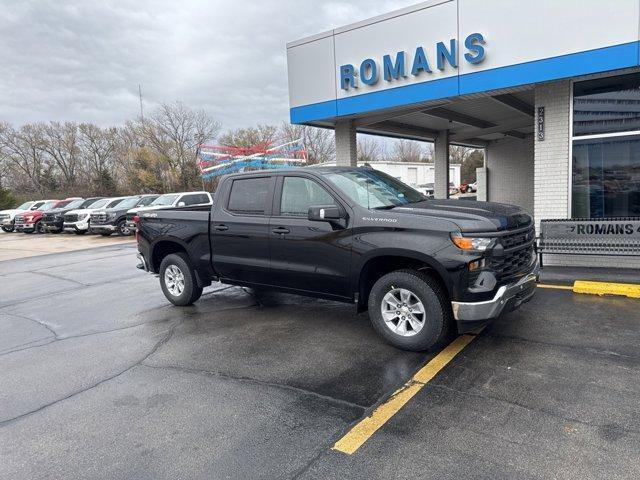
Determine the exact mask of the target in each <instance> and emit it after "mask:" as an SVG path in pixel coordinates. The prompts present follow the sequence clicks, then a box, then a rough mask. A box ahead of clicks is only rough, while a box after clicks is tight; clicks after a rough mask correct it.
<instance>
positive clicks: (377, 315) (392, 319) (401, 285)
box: [369, 270, 451, 351]
mask: <svg viewBox="0 0 640 480" xmlns="http://www.w3.org/2000/svg"><path fill="white" fill-rule="evenodd" d="M369 316H370V317H371V323H372V324H373V327H374V328H375V330H376V331H377V332H378V333H379V334H380V335H381V336H382V337H383V338H384V339H385V340H386V341H387V342H389V343H390V344H391V345H393V346H395V347H398V348H401V349H403V350H411V351H422V350H428V349H429V348H431V347H433V346H434V345H437V344H438V343H440V342H441V341H443V340H444V339H445V338H446V337H447V335H448V333H449V327H450V325H451V304H450V303H449V299H448V298H447V294H446V292H445V291H444V290H443V288H442V287H441V286H440V284H439V283H438V282H437V281H436V280H435V279H433V278H432V277H430V276H429V275H426V274H424V273H422V272H418V271H416V270H397V271H395V272H391V273H388V274H386V275H384V276H382V277H380V278H379V279H378V281H377V282H376V283H375V284H374V285H373V287H372V288H371V292H370V293H369Z"/></svg>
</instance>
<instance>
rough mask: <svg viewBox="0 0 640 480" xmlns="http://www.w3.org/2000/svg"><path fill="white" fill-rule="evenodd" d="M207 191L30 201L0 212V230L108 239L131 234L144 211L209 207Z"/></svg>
mask: <svg viewBox="0 0 640 480" xmlns="http://www.w3.org/2000/svg"><path fill="white" fill-rule="evenodd" d="M211 203H212V199H211V195H210V194H209V193H208V192H204V191H203V192H179V193H166V194H164V195H158V194H145V195H133V196H127V197H109V198H105V197H91V198H79V197H70V198H65V199H64V200H53V199H50V200H34V201H30V202H25V203H23V204H22V205H20V206H18V207H16V208H14V209H10V210H2V211H0V227H1V228H2V230H4V231H5V232H7V233H9V232H13V231H16V232H23V233H61V232H69V233H75V234H77V235H83V234H85V233H87V232H89V233H96V234H100V235H103V236H109V235H112V234H114V233H116V234H118V235H120V236H126V235H131V234H132V233H133V232H134V229H135V225H134V223H133V217H134V215H135V214H136V213H138V212H140V211H144V210H155V209H160V208H167V207H182V206H196V205H210V204H211Z"/></svg>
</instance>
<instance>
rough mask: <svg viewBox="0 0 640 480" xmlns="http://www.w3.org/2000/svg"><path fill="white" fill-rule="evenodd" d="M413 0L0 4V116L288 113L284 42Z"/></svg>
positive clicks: (232, 123)
mask: <svg viewBox="0 0 640 480" xmlns="http://www.w3.org/2000/svg"><path fill="white" fill-rule="evenodd" d="M413 3H416V0H405V1H403V0H350V1H326V2H323V1H321V0H315V1H314V0H253V1H249V0H213V1H212V0H208V1H207V0H203V1H199V0H198V1H196V0H180V1H175V0H172V1H163V0H113V1H101V0H77V1H52V0H41V1H28V0H0V8H1V10H0V39H1V42H0V68H1V69H0V120H4V121H8V122H11V123H13V124H15V125H20V124H23V123H27V122H34V121H49V120H60V121H64V120H70V121H77V122H80V121H87V122H95V123H98V124H100V125H120V124H122V123H123V122H124V121H125V120H126V119H128V118H132V117H134V116H136V115H138V113H139V103H138V84H141V85H142V93H143V99H144V106H145V109H151V108H152V107H153V105H154V104H156V103H157V102H172V101H176V100H179V101H182V102H184V103H185V104H186V105H188V106H191V107H198V108H203V109H205V110H206V111H207V112H208V113H209V114H211V115H212V116H213V117H214V118H215V119H217V120H219V121H220V122H221V123H222V125H223V129H225V130H226V129H230V128H236V127H243V126H250V125H255V124H257V123H280V122H282V121H283V120H288V108H289V107H288V94H287V75H286V54H285V44H286V42H288V41H291V40H296V39H298V38H301V37H304V36H307V35H311V34H314V33H319V32H321V31H324V30H328V29H331V28H334V27H337V26H341V25H344V24H347V23H351V22H354V21H358V20H362V19H364V18H368V17H370V16H373V15H377V14H380V13H384V12H387V11H390V10H393V9H396V8H401V7H404V6H407V5H411V4H413Z"/></svg>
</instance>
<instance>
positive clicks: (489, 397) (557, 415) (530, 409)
mask: <svg viewBox="0 0 640 480" xmlns="http://www.w3.org/2000/svg"><path fill="white" fill-rule="evenodd" d="M425 387H427V388H429V387H434V388H439V389H442V390H448V391H450V392H455V393H459V394H461V395H466V396H470V397H477V398H482V399H483V400H493V401H495V402H500V403H504V404H506V405H510V406H512V407H516V408H520V409H522V410H526V411H528V412H536V413H542V414H544V415H549V416H551V417H554V418H560V419H562V420H564V421H566V422H573V423H579V424H581V425H586V426H587V427H592V428H603V427H606V426H607V425H606V424H598V423H592V422H588V421H586V420H579V419H577V418H573V417H568V416H565V415H562V414H560V413H559V412H555V411H551V410H547V409H544V408H536V407H530V406H528V405H524V404H522V403H518V402H514V401H511V400H506V399H504V398H499V397H494V396H492V395H486V394H483V393H478V392H469V391H466V392H465V391H463V390H459V389H457V388H453V387H449V386H447V385H443V384H441V383H431V382H430V383H429V384H427V385H425ZM618 428H620V430H624V431H625V432H627V433H632V434H635V435H638V434H640V430H637V429H633V428H626V427H623V426H622V425H619V426H618Z"/></svg>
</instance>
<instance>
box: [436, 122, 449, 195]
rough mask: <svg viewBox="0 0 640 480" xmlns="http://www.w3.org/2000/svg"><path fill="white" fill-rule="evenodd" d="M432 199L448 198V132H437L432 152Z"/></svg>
mask: <svg viewBox="0 0 640 480" xmlns="http://www.w3.org/2000/svg"><path fill="white" fill-rule="evenodd" d="M433 162H434V165H433V166H434V177H435V178H434V182H435V185H434V197H435V198H449V130H441V131H440V132H438V136H437V137H436V141H435V144H434V150H433Z"/></svg>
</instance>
